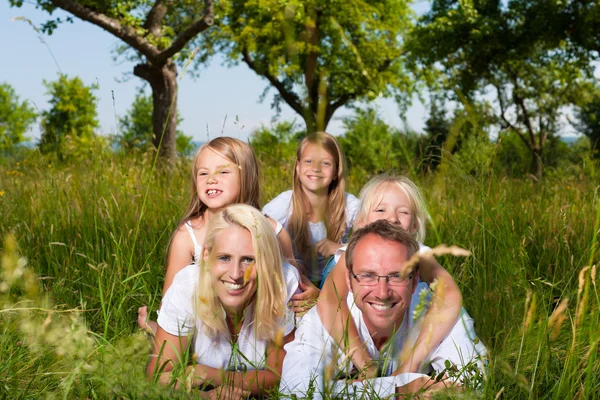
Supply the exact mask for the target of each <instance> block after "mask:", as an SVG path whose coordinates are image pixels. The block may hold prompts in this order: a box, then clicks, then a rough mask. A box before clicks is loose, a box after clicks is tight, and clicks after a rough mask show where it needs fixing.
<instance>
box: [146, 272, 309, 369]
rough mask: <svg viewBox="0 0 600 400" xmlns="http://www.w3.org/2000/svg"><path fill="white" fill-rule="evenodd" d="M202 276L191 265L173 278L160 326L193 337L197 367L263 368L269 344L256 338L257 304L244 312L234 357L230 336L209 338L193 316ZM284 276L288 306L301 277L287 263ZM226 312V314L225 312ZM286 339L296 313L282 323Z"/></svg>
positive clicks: (289, 312)
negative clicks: (199, 365)
mask: <svg viewBox="0 0 600 400" xmlns="http://www.w3.org/2000/svg"><path fill="white" fill-rule="evenodd" d="M199 276H200V267H199V266H198V265H196V264H192V265H188V266H187V267H185V268H184V269H182V270H181V271H179V272H178V273H177V274H176V275H175V277H174V278H173V283H172V284H171V287H169V289H168V290H167V293H165V296H164V298H163V301H162V306H161V309H160V313H159V316H158V321H157V322H158V325H160V327H161V328H162V329H164V330H165V332H167V333H170V334H171V335H175V336H188V335H192V334H193V335H194V338H193V339H194V345H193V346H194V354H196V356H197V360H198V364H203V365H206V366H209V367H212V368H222V369H225V370H237V371H239V370H243V369H264V368H265V352H266V349H267V345H268V343H267V342H266V341H264V340H258V339H257V338H256V337H255V335H254V327H253V326H252V325H253V323H254V302H252V303H250V305H249V306H248V307H246V310H245V311H244V323H243V325H242V328H241V330H240V333H239V334H238V340H237V349H236V354H233V348H232V345H231V343H232V341H231V336H230V335H229V334H226V335H221V336H218V337H214V338H213V337H210V336H208V335H206V334H205V333H204V330H203V321H202V320H200V319H198V318H197V317H196V315H195V313H194V299H195V298H196V296H197V295H198V293H197V292H196V289H197V286H198V282H199ZM283 277H284V279H285V285H286V290H287V297H286V304H287V302H288V301H289V299H290V298H291V297H292V295H293V294H294V292H295V291H296V289H297V288H298V281H299V279H300V275H299V274H298V271H297V270H296V268H294V267H293V266H292V265H290V264H288V263H287V262H284V265H283ZM223 312H224V311H223ZM281 326H282V327H283V328H284V336H285V335H288V334H289V333H290V332H292V330H293V329H294V313H293V312H292V311H291V310H289V309H288V311H287V313H286V316H285V318H284V320H283V321H282V323H281Z"/></svg>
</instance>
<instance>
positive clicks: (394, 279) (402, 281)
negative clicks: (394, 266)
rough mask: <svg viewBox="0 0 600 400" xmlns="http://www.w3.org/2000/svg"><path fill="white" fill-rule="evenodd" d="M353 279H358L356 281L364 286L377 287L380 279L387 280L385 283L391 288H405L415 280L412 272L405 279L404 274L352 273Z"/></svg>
mask: <svg viewBox="0 0 600 400" xmlns="http://www.w3.org/2000/svg"><path fill="white" fill-rule="evenodd" d="M351 274H352V277H354V279H356V281H357V282H358V283H359V284H360V285H362V286H375V285H377V284H378V283H379V279H381V278H385V281H386V282H387V283H388V285H390V286H405V285H408V284H409V283H410V281H411V280H412V278H413V272H411V273H410V274H409V275H408V277H403V276H402V274H399V273H395V274H389V275H375V274H371V273H366V274H358V275H357V274H355V273H354V272H351Z"/></svg>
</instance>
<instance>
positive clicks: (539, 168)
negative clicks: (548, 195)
mask: <svg viewBox="0 0 600 400" xmlns="http://www.w3.org/2000/svg"><path fill="white" fill-rule="evenodd" d="M542 150H543V149H541V148H536V149H533V168H534V171H535V177H536V178H537V179H538V181H541V179H542V176H543V173H544V162H543V161H542Z"/></svg>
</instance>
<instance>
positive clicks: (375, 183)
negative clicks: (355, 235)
mask: <svg viewBox="0 0 600 400" xmlns="http://www.w3.org/2000/svg"><path fill="white" fill-rule="evenodd" d="M388 185H397V186H398V187H399V188H400V189H401V190H402V191H403V192H404V193H405V194H406V197H408V202H409V204H410V212H411V214H412V217H411V225H412V224H415V223H416V225H417V229H416V230H415V232H414V237H415V240H417V241H418V242H419V243H423V242H424V241H425V233H426V232H425V223H426V220H427V210H426V208H425V202H424V201H423V195H422V194H421V191H420V190H419V188H418V187H417V185H415V184H414V182H413V181H411V180H410V179H408V178H407V177H405V176H392V175H377V176H375V177H373V178H372V179H371V180H370V181H369V182H367V183H366V184H365V186H363V188H362V190H361V191H360V196H359V197H360V208H359V210H358V212H357V213H356V218H355V220H354V228H355V229H357V228H360V227H362V226H363V225H364V224H365V222H366V220H367V216H368V215H369V212H371V211H372V210H374V209H375V207H377V205H378V204H379V203H381V200H382V198H383V195H384V194H385V191H386V190H387V186H388Z"/></svg>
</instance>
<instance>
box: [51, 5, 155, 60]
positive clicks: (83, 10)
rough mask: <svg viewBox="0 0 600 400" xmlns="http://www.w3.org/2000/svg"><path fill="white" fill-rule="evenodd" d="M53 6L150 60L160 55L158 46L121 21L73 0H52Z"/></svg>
mask: <svg viewBox="0 0 600 400" xmlns="http://www.w3.org/2000/svg"><path fill="white" fill-rule="evenodd" d="M50 1H51V2H52V4H53V5H55V6H56V7H58V8H60V9H63V10H65V11H67V12H70V13H71V14H73V15H75V16H76V17H78V18H80V19H82V20H84V21H87V22H91V23H92V24H94V25H97V26H99V27H100V28H102V29H104V30H105V31H107V32H110V33H112V34H113V35H114V36H116V37H118V38H119V39H121V40H122V41H124V42H125V43H127V44H128V45H130V46H131V47H133V48H134V49H136V50H137V51H139V52H140V53H142V54H143V55H144V56H146V57H147V58H148V59H153V58H154V57H155V56H156V55H157V54H158V49H157V48H156V46H154V45H153V44H151V43H150V42H149V41H148V40H146V39H145V38H143V37H141V36H139V35H137V33H136V32H135V29H133V28H132V27H130V26H123V25H121V23H120V22H119V21H117V20H116V19H114V18H111V17H109V16H107V15H104V14H102V13H100V12H97V11H94V10H92V9H90V8H88V7H85V6H82V5H81V4H79V3H78V2H76V1H73V0H50Z"/></svg>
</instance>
